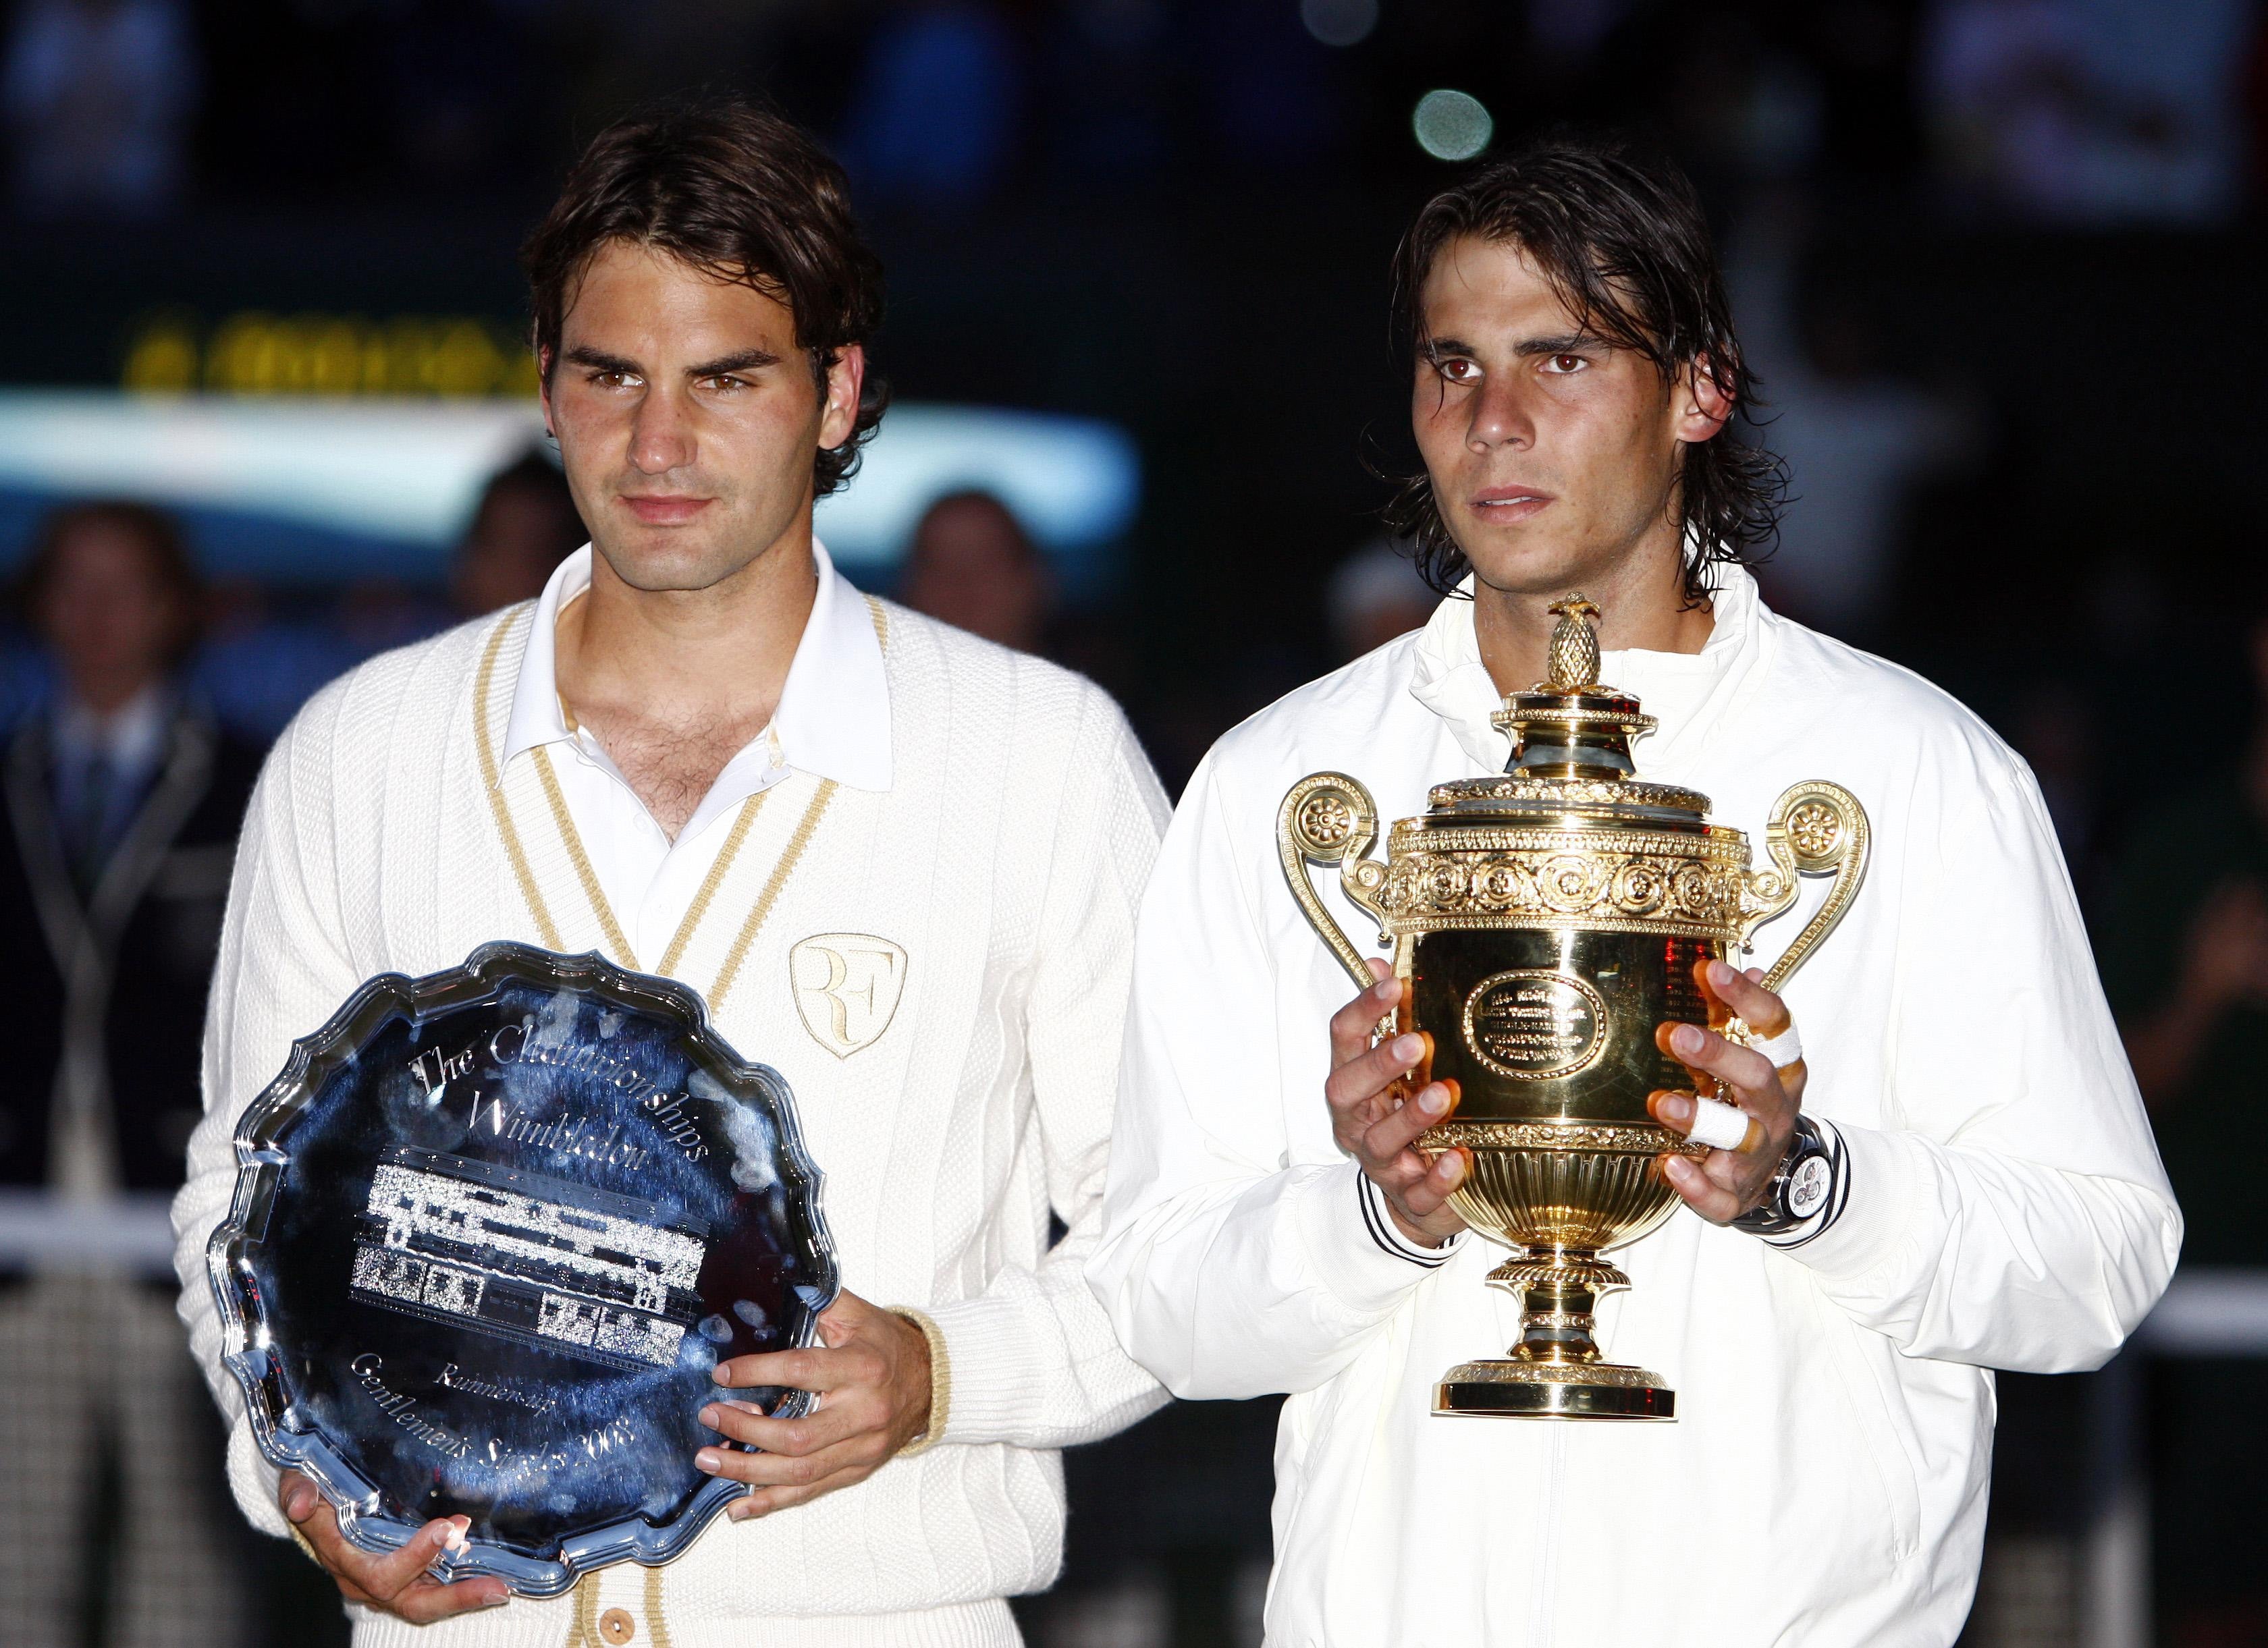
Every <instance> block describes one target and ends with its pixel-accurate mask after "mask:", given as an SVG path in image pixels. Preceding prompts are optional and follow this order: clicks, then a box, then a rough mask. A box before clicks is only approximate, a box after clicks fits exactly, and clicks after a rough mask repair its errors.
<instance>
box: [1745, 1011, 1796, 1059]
mask: <svg viewBox="0 0 2268 1648" xmlns="http://www.w3.org/2000/svg"><path fill="white" fill-rule="evenodd" d="M1750 1045H1752V1046H1753V1047H1754V1048H1756V1051H1757V1052H1759V1053H1761V1054H1763V1055H1764V1056H1765V1057H1766V1058H1768V1059H1770V1060H1771V1062H1772V1068H1773V1069H1774V1070H1786V1068H1787V1067H1788V1066H1789V1065H1791V1064H1793V1063H1795V1062H1796V1060H1798V1059H1800V1058H1801V1057H1802V1056H1803V1038H1802V1037H1801V1036H1800V1035H1798V1034H1796V1033H1795V1020H1794V1019H1789V1020H1788V1021H1787V1028H1786V1029H1785V1030H1783V1031H1781V1032H1780V1033H1779V1034H1778V1035H1776V1036H1767V1037H1765V1038H1764V1040H1763V1041H1756V1042H1753V1043H1751V1044H1750Z"/></svg>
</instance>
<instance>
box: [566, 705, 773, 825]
mask: <svg viewBox="0 0 2268 1648" xmlns="http://www.w3.org/2000/svg"><path fill="white" fill-rule="evenodd" d="M582 724H583V725H584V727H585V729H586V730H588V731H589V732H590V733H591V734H592V736H593V737H594V738H596V739H598V740H599V742H600V745H601V746H602V747H604V748H605V750H606V752H607V754H608V757H609V758H611V759H612V760H613V761H614V763H615V766H616V767H618V768H620V769H622V776H623V777H624V778H627V779H628V780H630V789H631V790H632V791H634V792H635V793H636V794H637V798H638V799H639V800H641V801H643V802H644V803H645V809H646V811H647V812H649V813H652V814H653V819H654V822H655V823H657V824H659V825H660V826H661V830H662V834H663V835H666V836H668V837H669V839H670V840H672V841H675V840H676V839H677V835H678V832H679V831H680V830H681V829H683V828H685V826H686V822H687V820H689V819H691V818H692V816H693V813H694V810H695V809H696V808H697V807H698V806H700V805H701V798H703V796H705V795H707V794H708V793H709V790H710V786H711V785H712V784H715V783H716V782H717V775H718V773H721V772H723V771H724V770H725V764H726V763H727V762H729V761H731V760H732V759H733V756H735V755H737V754H740V752H741V751H742V750H744V749H746V748H747V746H748V742H749V740H750V739H754V738H755V736H756V735H757V734H758V733H760V732H762V731H763V730H764V725H765V723H764V722H763V721H762V720H750V719H748V718H747V717H734V718H728V717H711V718H708V719H703V720H693V721H665V720H659V719H654V718H652V717H643V716H625V715H621V714H617V713H614V712H611V711H608V712H600V713H599V714H594V715H587V716H585V717H583V723H582Z"/></svg>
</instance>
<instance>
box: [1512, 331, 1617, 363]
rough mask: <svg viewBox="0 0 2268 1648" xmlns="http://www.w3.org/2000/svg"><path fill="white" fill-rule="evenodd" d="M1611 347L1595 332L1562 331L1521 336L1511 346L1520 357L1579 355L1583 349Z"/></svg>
mask: <svg viewBox="0 0 2268 1648" xmlns="http://www.w3.org/2000/svg"><path fill="white" fill-rule="evenodd" d="M1612 347H1613V345H1611V344H1610V343H1609V342H1607V340H1606V339H1604V338H1602V337H1601V336H1600V335H1598V334H1597V333H1595V332H1562V333H1560V334H1559V335H1557V336H1556V337H1538V338H1522V339H1521V341H1520V342H1517V343H1515V344H1513V346H1512V352H1513V354H1515V355H1518V356H1521V357H1532V356H1536V355H1580V354H1581V353H1582V352H1583V351H1584V350H1585V349H1610V348H1612Z"/></svg>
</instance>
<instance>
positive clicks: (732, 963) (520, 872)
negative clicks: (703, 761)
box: [473, 595, 890, 1013]
mask: <svg viewBox="0 0 2268 1648" xmlns="http://www.w3.org/2000/svg"><path fill="white" fill-rule="evenodd" d="M865 600H866V611H867V615H868V616H869V617H871V618H872V619H873V623H874V641H875V644H877V645H878V646H880V647H881V648H882V649H883V650H884V651H887V650H888V648H889V637H890V620H889V613H888V611H887V608H885V607H883V605H882V603H881V602H880V601H879V600H875V599H874V598H873V596H872V595H868V596H867V597H866V598H865ZM530 622H534V620H533V618H532V617H531V619H530ZM511 627H512V625H511V621H510V620H509V619H507V620H506V621H505V622H503V623H500V624H498V625H497V629H496V633H495V634H494V635H492V636H490V638H489V644H488V649H487V651H486V652H485V653H484V654H483V656H482V658H481V667H480V673H479V675H478V676H477V678H476V679H475V681H474V685H473V698H474V712H475V713H474V731H475V735H476V739H477V742H478V744H479V747H480V756H481V772H482V777H483V778H484V779H485V780H486V781H487V788H488V792H489V804H490V808H491V810H492V811H493V812H494V813H495V815H496V822H497V833H498V834H499V835H502V836H503V837H504V854H505V856H506V857H508V858H510V859H511V861H512V873H513V875H514V876H515V877H516V878H518V879H519V888H520V893H521V894H522V896H523V897H525V898H526V899H527V906H528V909H529V911H530V913H531V914H533V915H534V917H535V930H536V931H537V932H538V933H539V934H540V935H541V937H542V938H543V941H544V943H545V945H548V946H549V948H551V949H553V950H564V949H565V948H566V947H567V946H566V944H565V942H564V941H563V939H562V938H561V937H560V935H559V929H558V927H557V925H556V923H554V922H553V921H552V919H551V911H550V909H549V907H548V906H547V905H546V904H545V903H544V901H543V894H542V891H541V888H539V887H537V886H536V882H535V872H534V869H533V868H532V867H531V866H530V865H529V864H528V862H527V849H526V847H525V846H524V845H523V844H522V843H521V842H520V839H519V828H518V827H517V826H516V825H514V823H513V822H512V805H511V802H510V801H509V800H508V799H507V798H505V796H504V779H503V775H502V774H501V773H500V772H499V771H498V770H497V759H496V739H495V736H494V734H493V733H491V732H490V729H489V714H490V709H489V699H490V692H491V690H492V688H493V686H494V682H495V679H496V662H497V655H498V654H499V653H500V652H502V651H503V650H504V634H505V632H506V631H507V630H508V629H510V628H511ZM532 753H533V754H534V756H535V758H536V776H537V777H538V778H539V780H540V781H541V784H542V786H543V795H544V799H545V801H546V802H548V803H549V806H550V809H551V815H552V821H553V822H554V824H555V825H556V827H557V828H558V831H559V835H560V839H561V841H562V842H563V843H564V845H565V846H566V849H567V856H568V858H569V859H570V861H571V862H572V864H574V866H575V875H576V879H578V880H579V881H580V882H581V883H582V886H583V893H584V896H585V898H587V899H588V900H589V901H590V903H591V909H592V912H593V914H594V915H595V916H597V917H598V919H599V927H600V931H601V932H602V933H604V934H605V936H606V939H607V942H608V944H609V945H613V946H614V949H615V954H616V955H617V956H619V957H620V958H621V960H622V964H623V965H624V966H625V967H629V968H630V969H631V970H632V971H633V972H636V971H639V970H641V969H640V968H639V967H638V962H637V955H636V953H634V952H633V951H632V950H631V948H630V938H629V936H628V935H627V934H625V933H624V932H623V931H622V923H621V922H620V921H619V920H618V919H617V918H616V917H615V911H614V907H613V906H612V905H611V904H609V903H608V901H607V895H606V889H605V888H603V887H600V885H599V877H598V872H597V871H596V870H595V869H594V868H593V865H592V864H591V858H590V855H589V853H588V852H587V851H585V849H584V846H583V835H582V832H581V831H580V830H578V829H577V828H575V820H574V818H573V816H572V815H571V813H569V812H568V810H567V798H566V796H565V795H564V794H563V792H562V791H561V790H560V788H559V775H558V773H557V772H556V770H555V769H553V767H552V765H551V758H550V754H549V752H548V751H547V750H546V749H545V748H544V747H542V746H541V745H538V746H537V747H535V749H534V751H533V752H532ZM840 788H842V786H841V785H840V784H837V783H836V781H835V780H834V779H832V778H826V779H821V781H820V785H819V791H818V793H817V794H815V795H814V796H813V797H812V798H811V805H810V806H807V807H806V808H805V809H804V814H803V817H802V818H801V819H800V820H798V822H797V824H796V827H795V831H794V833H793V834H792V835H790V836H789V837H788V842H787V846H786V849H785V850H784V851H783V852H782V853H781V855H780V859H779V862H778V863H777V864H775V865H774V866H773V867H772V873H771V876H770V879H769V880H767V881H766V882H765V883H764V888H763V891H762V893H761V894H758V895H757V898H756V901H755V905H754V907H753V908H751V909H749V911H748V915H747V920H746V921H744V922H742V923H740V932H739V933H738V934H736V935H735V936H734V938H733V947H732V948H731V949H730V950H729V951H727V952H726V953H725V964H724V966H723V967H720V968H719V969H718V974H717V982H716V983H715V984H713V985H712V986H711V988H710V990H709V995H708V1005H709V1011H710V1012H711V1013H714V1012H716V1011H717V1010H718V1006H719V1005H720V1004H722V1003H723V1001H724V999H725V993H726V992H727V991H728V990H731V989H732V988H733V982H734V981H735V980H736V979H737V978H738V977H739V976H740V967H741V964H742V963H743V962H744V961H746V960H747V954H748V949H749V946H750V945H753V944H754V943H755V938H756V934H757V933H758V932H759V931H761V930H762V927H763V924H764V920H765V918H766V917H767V916H770V914H771V910H772V906H773V905H774V904H775V903H777V901H778V900H779V895H780V894H781V892H782V891H783V890H784V888H785V887H786V886H787V879H788V877H789V875H790V874H791V873H792V872H793V871H794V869H795V866H796V864H797V861H798V860H799V859H800V858H801V857H803V854H804V850H805V849H806V848H807V847H808V846H810V844H811V838H812V836H813V835H814V834H815V833H816V832H817V831H818V828H819V821H820V820H821V817H822V816H824V815H825V813H826V812H827V806H828V803H829V802H830V801H832V800H833V799H834V798H835V792H836V791H837V790H838V789H840ZM770 793H771V792H770V791H769V790H762V791H757V792H756V793H755V795H753V796H751V797H749V798H748V799H747V800H746V801H744V802H743V803H741V806H740V816H739V817H738V818H736V819H735V820H733V829H732V833H731V834H730V835H727V836H726V837H725V843H724V845H723V846H722V847H720V848H718V851H717V858H716V862H715V863H713V864H711V865H710V866H709V873H708V874H707V875H706V876H704V877H703V879H702V882H701V887H700V889H699V890H698V891H697V892H696V893H695V894H694V895H693V902H692V903H691V905H689V907H688V908H687V909H686V912H685V918H684V920H683V921H681V923H679V924H678V929H677V936H676V937H675V938H673V939H671V940H670V944H669V948H668V950H667V951H666V952H665V953H664V954H663V956H662V960H661V971H662V972H663V973H664V974H669V975H674V972H675V969H676V966H677V963H678V962H679V961H681V960H683V958H684V954H685V951H686V947H687V946H688V945H689V944H690V942H691V941H692V938H693V934H694V932H695V931H696V929H697V928H698V927H699V925H700V923H701V921H702V918H703V916H706V915H707V914H708V911H709V906H710V904H711V901H713V900H714V899H715V897H716V894H717V889H718V887H719V886H720V885H722V883H723V881H724V879H725V873H726V872H728V871H729V870H730V869H731V868H732V865H733V860H734V859H735V858H736V857H739V855H740V844H741V842H744V841H746V840H747V835H748V830H749V828H750V827H751V826H752V825H753V824H754V822H755V814H756V811H757V809H758V808H759V807H761V806H762V805H763V800H764V798H765V797H766V796H767V795H769V794H770Z"/></svg>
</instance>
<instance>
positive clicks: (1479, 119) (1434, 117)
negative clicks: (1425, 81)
mask: <svg viewBox="0 0 2268 1648" xmlns="http://www.w3.org/2000/svg"><path fill="white" fill-rule="evenodd" d="M1410 130H1411V131H1413V132H1415V133H1416V134H1417V136H1418V147H1419V148H1420V149H1423V150H1424V151H1425V152H1426V153H1427V154H1429V155H1432V157H1433V158H1435V159H1436V160H1469V159H1471V158H1473V157H1474V156H1475V155H1476V154H1478V153H1479V152H1480V151H1482V150H1484V149H1485V148H1487V147H1488V145H1489V139H1490V138H1491V136H1494V135H1495V133H1496V121H1494V120H1493V119H1491V117H1490V115H1489V112H1488V108H1487V107H1486V106H1485V105H1484V104H1483V103H1482V102H1481V100H1480V99H1478V98H1476V97H1474V96H1472V95H1471V94H1470V93H1469V92H1448V91H1441V92H1427V93H1426V94H1425V96H1424V97H1421V98H1419V99H1418V110H1417V113H1415V114H1412V115H1411V116H1410Z"/></svg>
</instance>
